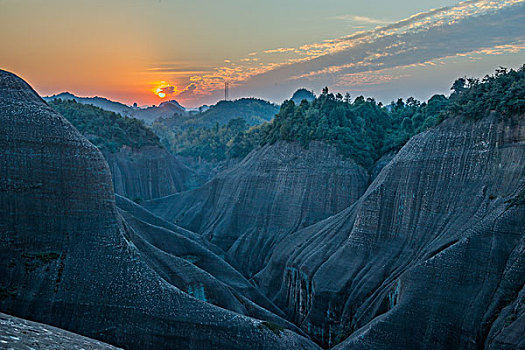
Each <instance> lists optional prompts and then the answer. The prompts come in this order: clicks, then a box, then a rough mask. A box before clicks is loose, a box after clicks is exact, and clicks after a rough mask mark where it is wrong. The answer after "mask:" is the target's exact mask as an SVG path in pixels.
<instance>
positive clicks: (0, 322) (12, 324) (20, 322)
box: [0, 313, 118, 350]
mask: <svg viewBox="0 0 525 350" xmlns="http://www.w3.org/2000/svg"><path fill="white" fill-rule="evenodd" d="M0 348H2V349H10V350H28V349H39V350H117V349H118V348H116V347H114V346H111V345H108V344H104V343H102V342H99V341H97V340H94V339H90V338H86V337H83V336H81V335H78V334H75V333H71V332H68V331H65V330H63V329H60V328H55V327H51V326H49V325H46V324H42V323H37V322H31V321H28V320H24V319H21V318H18V317H14V316H10V315H6V314H3V313H0Z"/></svg>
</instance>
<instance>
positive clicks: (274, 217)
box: [144, 142, 368, 276]
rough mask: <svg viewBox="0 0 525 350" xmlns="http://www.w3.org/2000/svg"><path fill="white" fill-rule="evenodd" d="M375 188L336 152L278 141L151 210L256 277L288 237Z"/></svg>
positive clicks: (362, 172)
mask: <svg viewBox="0 0 525 350" xmlns="http://www.w3.org/2000/svg"><path fill="white" fill-rule="evenodd" d="M367 185H368V174H367V173H366V171H365V170H364V169H363V168H361V167H360V166H358V165H356V164H355V163H354V162H353V161H352V160H343V158H342V157H341V156H340V155H338V154H337V152H336V150H335V149H334V148H333V147H330V146H328V145H325V144H323V143H320V142H312V143H311V144H310V147H309V149H308V150H305V149H303V148H302V147H301V146H300V145H299V144H295V143H288V142H278V143H276V144H274V145H267V146H264V147H262V148H261V149H258V150H255V151H253V152H251V153H250V154H249V155H248V156H247V157H246V158H245V159H244V160H243V161H242V162H241V163H240V164H238V165H236V166H235V167H233V168H232V169H228V170H226V171H223V172H222V173H220V174H219V175H217V176H216V177H215V178H214V179H213V180H211V181H210V182H208V183H206V184H205V185H204V186H202V187H200V188H198V189H196V190H193V191H188V192H184V193H180V194H175V195H173V196H169V197H164V198H161V199H158V200H154V201H150V202H146V203H145V204H144V205H145V207H146V208H148V209H150V210H151V211H153V212H155V213H156V214H158V215H159V216H161V217H163V218H164V219H166V220H168V221H170V222H173V223H176V224H177V225H180V226H182V227H185V228H187V229H189V230H191V231H194V232H197V233H200V234H202V235H204V236H205V237H206V238H207V239H209V240H210V241H211V242H213V243H214V244H216V245H217V246H219V247H220V248H222V249H223V250H224V251H226V252H227V254H228V257H229V259H230V261H232V263H234V264H237V265H238V268H239V269H240V270H241V271H242V272H243V273H245V274H246V275H248V276H251V275H253V274H254V273H256V272H258V271H259V270H260V269H261V268H262V267H263V266H264V264H265V263H266V262H267V260H268V257H269V255H270V254H271V252H272V250H273V247H274V246H275V244H277V243H278V242H280V241H281V240H282V239H283V238H284V237H286V235H288V234H289V233H290V232H293V231H296V230H298V229H300V228H303V227H306V226H309V225H311V224H313V223H315V222H317V221H319V220H322V219H324V218H326V217H328V216H330V215H333V214H335V213H337V212H339V211H341V210H343V209H344V208H346V207H348V206H349V205H351V204H352V203H353V202H354V201H355V200H357V199H358V198H359V197H360V196H361V194H362V193H363V192H364V191H365V189H366V186H367Z"/></svg>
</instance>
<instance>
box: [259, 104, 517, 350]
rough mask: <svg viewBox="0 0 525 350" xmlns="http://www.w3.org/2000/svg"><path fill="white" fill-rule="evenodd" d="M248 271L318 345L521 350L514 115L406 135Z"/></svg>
mask: <svg viewBox="0 0 525 350" xmlns="http://www.w3.org/2000/svg"><path fill="white" fill-rule="evenodd" d="M255 279H256V281H257V282H258V283H259V285H260V288H261V290H262V291H263V292H265V293H266V295H268V296H269V297H270V298H271V299H272V300H274V301H275V303H276V304H277V305H278V306H280V307H281V308H282V309H283V310H285V312H287V314H288V317H289V319H290V320H292V321H293V322H294V323H296V324H297V325H299V326H300V327H301V328H302V329H304V330H305V331H306V332H307V333H309V334H310V335H311V336H312V337H314V338H315V339H316V340H317V341H318V342H319V343H320V344H323V345H324V346H333V345H335V344H338V343H340V344H339V345H338V346H337V347H336V348H337V349H387V348H388V349H430V348H432V349H452V348H454V349H480V348H488V349H518V348H519V349H523V348H524V341H523V334H524V333H523V331H524V325H525V322H524V321H525V315H524V307H523V304H524V302H523V300H524V299H523V285H524V283H525V116H523V115H514V116H508V115H507V116H505V117H503V116H501V115H497V114H496V113H492V114H491V115H490V116H487V117H484V118H483V119H481V120H479V121H472V120H465V119H464V118H461V117H455V118H450V119H447V120H445V121H444V122H443V123H442V124H441V125H439V126H438V127H435V128H433V129H431V130H428V131H426V132H424V133H422V134H419V135H417V136H415V137H414V138H412V139H411V140H410V141H409V142H408V143H407V144H406V145H405V146H404V147H403V148H402V149H401V151H400V152H399V153H398V154H397V155H396V156H395V157H394V158H393V160H392V161H390V162H389V164H388V165H386V166H385V167H384V168H383V169H382V170H381V171H380V173H379V174H378V175H377V177H376V178H375V180H374V181H373V183H372V184H371V185H370V187H369V188H368V189H367V191H366V193H365V194H364V195H363V196H362V197H361V198H360V199H359V200H358V201H357V202H356V203H355V204H353V205H352V206H350V207H348V208H347V209H345V210H344V211H342V212H340V213H338V214H337V215H334V216H332V217H330V218H328V219H326V220H324V221H321V222H319V223H317V224H315V225H312V226H310V227H308V228H305V229H303V230H300V231H298V232H296V233H294V234H292V235H289V236H288V237H287V238H286V239H285V240H283V241H282V242H281V243H280V244H278V245H277V246H276V248H275V249H274V253H273V255H272V257H271V259H270V262H269V264H268V265H267V266H266V268H265V269H264V270H263V271H262V272H260V273H259V274H258V275H257V276H256V277H255Z"/></svg>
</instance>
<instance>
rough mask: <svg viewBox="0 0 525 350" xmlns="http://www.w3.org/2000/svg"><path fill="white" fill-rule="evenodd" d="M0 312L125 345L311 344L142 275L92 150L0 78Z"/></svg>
mask: <svg viewBox="0 0 525 350" xmlns="http://www.w3.org/2000/svg"><path fill="white" fill-rule="evenodd" d="M0 149H1V150H2V152H0V257H1V258H0V288H1V292H2V293H1V294H0V295H1V296H2V297H1V298H0V310H1V311H2V312H7V313H10V314H12V315H16V316H19V317H23V318H27V319H31V320H33V321H38V322H43V323H47V324H50V325H54V326H57V327H60V328H63V329H67V330H70V331H73V332H76V333H79V334H82V335H86V336H89V337H92V338H95V339H99V340H103V341H106V342H108V343H111V344H114V345H117V346H122V347H125V348H130V349H145V348H151V349H163V348H164V349H172V348H188V349H219V348H222V349H224V348H232V349H246V348H256V349H290V348H294V347H300V346H302V347H304V348H316V347H315V346H314V345H313V344H312V343H311V342H310V341H308V340H307V339H306V338H303V337H301V336H298V335H297V334H296V333H294V332H292V331H290V330H282V331H279V332H273V331H272V330H271V329H269V328H268V327H265V324H267V323H264V322H262V321H260V320H256V319H254V318H249V317H246V316H244V315H240V314H238V313H234V312H231V311H228V310H225V309H223V308H219V307H217V306H214V305H212V304H209V303H206V302H203V301H201V300H198V299H197V298H194V297H192V296H190V295H189V294H187V293H185V292H183V291H181V290H180V289H179V288H177V287H175V286H174V285H173V284H171V283H169V281H167V280H165V279H164V278H162V275H161V274H160V272H157V271H155V270H154V268H153V267H152V265H151V261H148V260H147V259H145V253H144V250H142V251H141V250H140V249H138V247H137V246H135V244H134V243H133V242H134V239H135V234H136V232H135V233H134V229H133V227H132V225H131V224H128V223H127V222H126V221H125V220H124V219H123V218H122V217H121V214H120V213H119V212H118V210H117V207H116V205H115V197H114V194H113V188H112V183H111V173H110V171H109V168H108V166H107V163H106V162H105V160H104V158H103V156H102V154H101V153H100V152H99V151H98V150H97V149H96V148H95V147H94V146H93V145H92V144H90V143H89V142H88V141H87V140H86V139H85V138H84V137H82V136H81V135H80V134H79V133H78V131H77V130H76V129H75V128H73V126H71V124H70V123H69V122H68V121H67V120H65V119H64V118H63V117H62V116H60V115H59V114H57V113H56V112H55V111H54V110H53V109H51V108H50V107H48V106H47V105H46V104H45V103H44V102H43V101H42V100H41V99H40V97H39V96H38V95H37V94H36V93H35V92H34V91H33V90H32V89H31V88H30V87H29V86H28V85H27V84H26V83H25V82H24V81H22V80H21V79H20V78H18V77H16V76H15V75H13V74H11V73H8V72H5V71H0Z"/></svg>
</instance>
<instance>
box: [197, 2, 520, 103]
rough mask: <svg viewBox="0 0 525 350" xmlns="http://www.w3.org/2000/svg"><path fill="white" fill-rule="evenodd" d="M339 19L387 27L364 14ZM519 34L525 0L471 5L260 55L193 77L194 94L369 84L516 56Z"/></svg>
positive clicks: (420, 14) (518, 49)
mask: <svg viewBox="0 0 525 350" xmlns="http://www.w3.org/2000/svg"><path fill="white" fill-rule="evenodd" d="M339 19H347V20H352V21H355V22H360V23H363V24H380V22H381V24H384V23H385V22H383V20H380V19H373V18H368V17H362V16H341V17H340V18H339ZM523 33H525V0H499V1H495V0H469V1H464V2H461V3H459V4H457V5H455V6H449V7H443V8H439V9H433V10H430V11H427V12H422V13H417V14H415V15H413V16H410V17H408V18H406V19H403V20H401V21H398V22H395V23H390V24H386V25H384V26H380V27H376V28H374V29H372V30H368V31H361V32H357V33H353V34H351V35H349V36H346V37H342V38H337V39H333V40H327V41H323V42H317V43H310V44H307V45H303V46H300V47H295V48H293V47H285V48H275V49H268V50H266V51H264V52H262V53H260V54H259V55H258V57H259V59H260V61H254V60H247V59H245V60H243V61H238V64H236V65H233V62H231V64H228V65H227V66H223V67H219V68H216V69H215V70H214V71H213V72H209V73H205V74H196V75H195V76H194V77H192V81H194V82H196V88H195V92H199V93H203V94H206V93H209V92H211V91H213V90H218V89H222V88H223V84H224V81H225V80H228V81H230V83H232V84H233V85H234V86H235V85H243V86H245V87H250V88H254V87H257V86H271V85H272V84H275V83H276V82H282V81H296V82H298V83H300V82H302V81H313V80H323V79H328V78H329V79H330V81H331V82H332V83H334V84H335V85H339V84H344V83H345V82H346V83H349V84H350V83H351V84H353V83H355V82H357V81H362V82H364V83H366V82H367V81H368V80H367V78H366V77H365V75H366V74H372V77H377V74H375V73H374V72H380V71H382V70H385V69H392V68H395V67H407V66H411V65H416V66H417V65H419V66H425V65H427V66H430V65H433V64H435V63H434V61H436V60H439V59H441V58H445V57H450V56H460V55H472V54H483V55H494V54H499V53H504V52H519V51H521V50H524V49H525V47H524V45H525V37H524V36H523ZM225 62H226V61H225ZM227 63H230V62H227ZM396 78H399V76H398V75H396V74H390V75H389V76H388V77H385V78H384V79H396ZM384 79H383V80H384Z"/></svg>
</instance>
